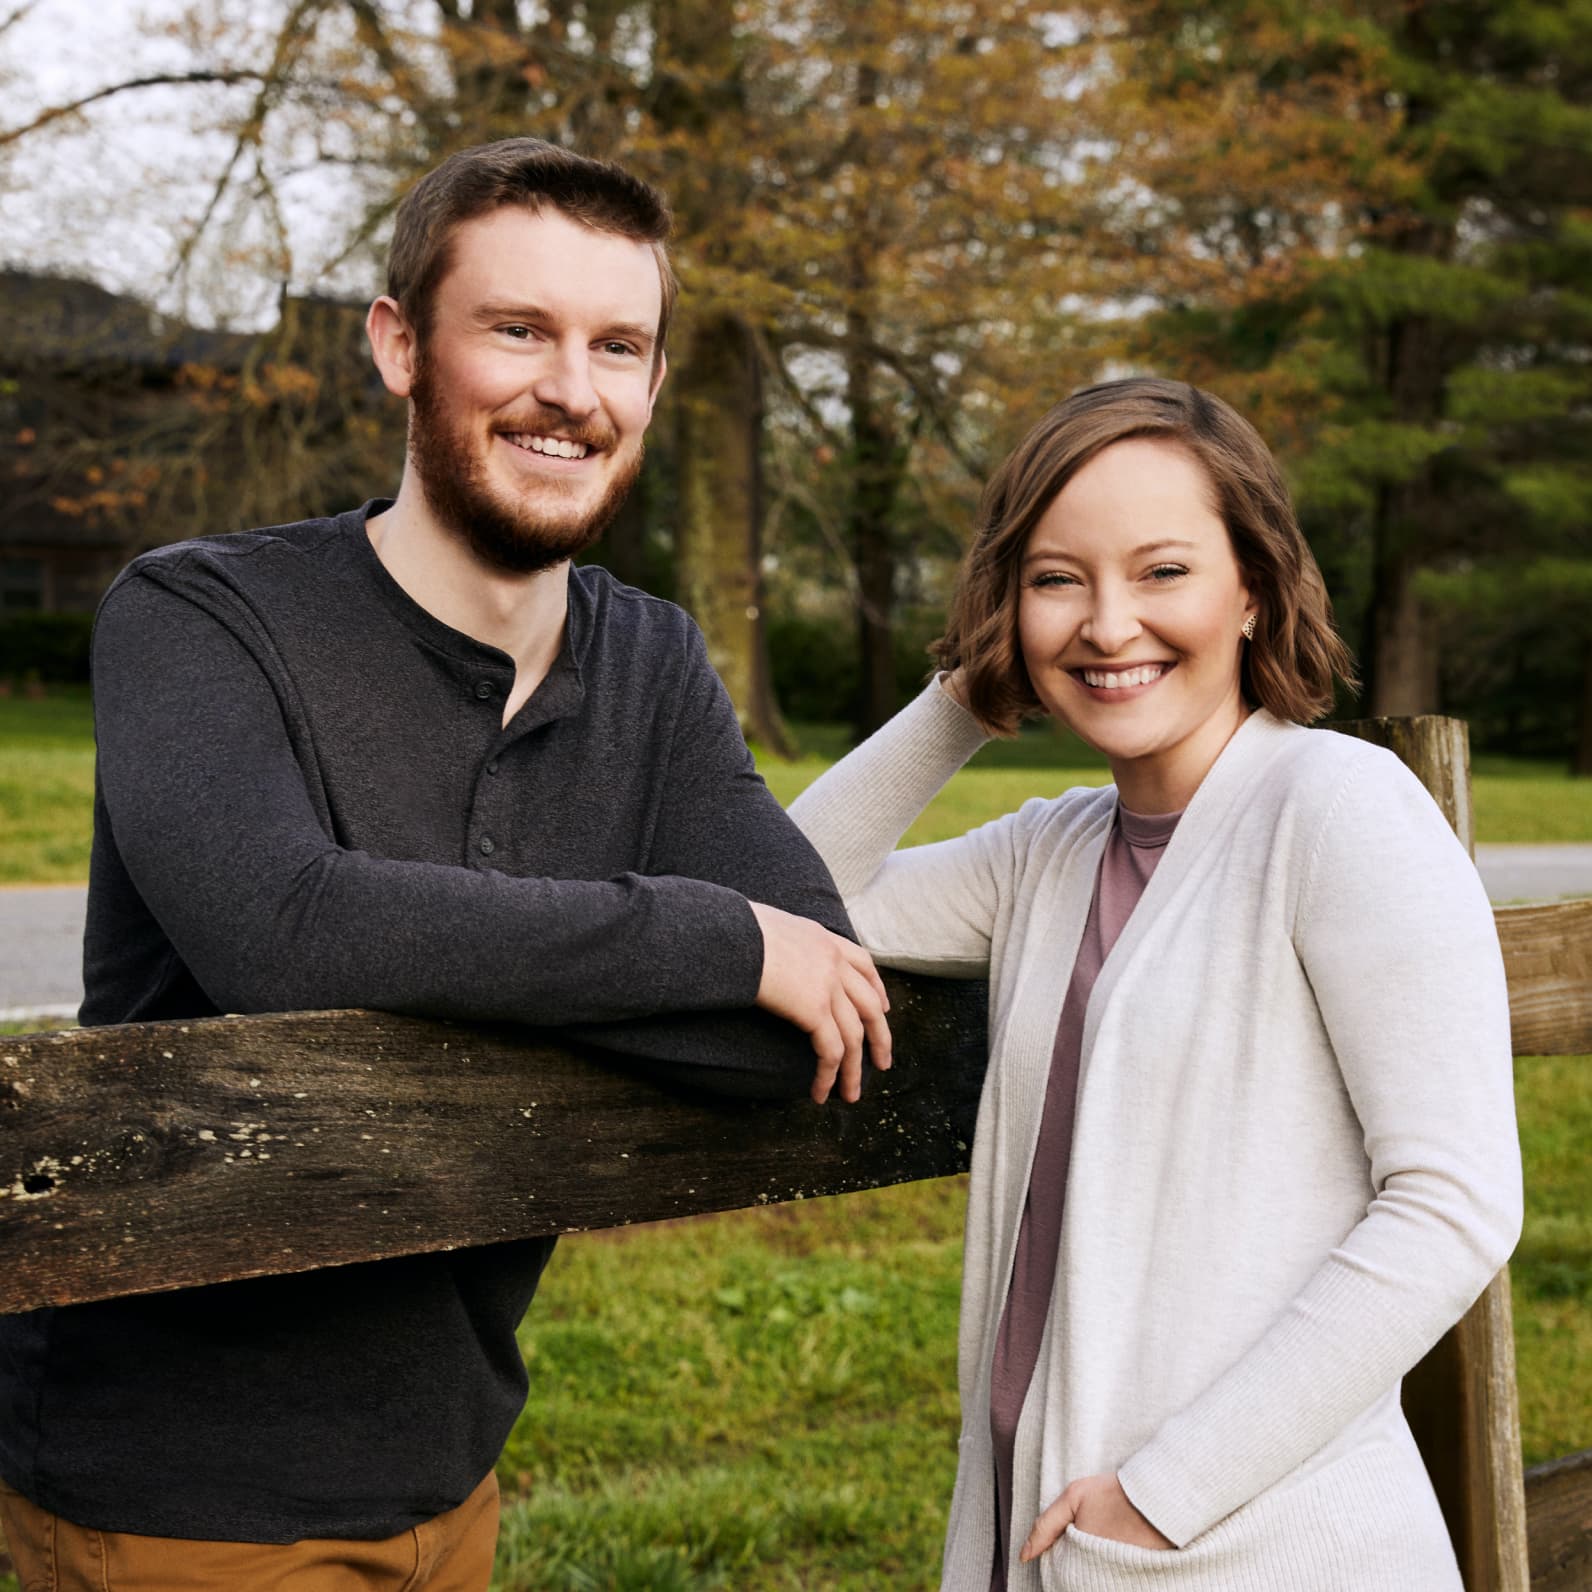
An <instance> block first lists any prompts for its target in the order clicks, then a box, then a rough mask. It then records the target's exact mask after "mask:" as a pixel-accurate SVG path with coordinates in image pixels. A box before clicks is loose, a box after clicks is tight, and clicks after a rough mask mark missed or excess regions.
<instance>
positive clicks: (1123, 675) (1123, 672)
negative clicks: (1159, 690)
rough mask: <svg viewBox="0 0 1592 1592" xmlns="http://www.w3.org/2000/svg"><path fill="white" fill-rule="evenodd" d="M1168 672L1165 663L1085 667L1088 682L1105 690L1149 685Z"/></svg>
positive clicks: (1084, 674) (1084, 673) (1084, 675)
mask: <svg viewBox="0 0 1592 1592" xmlns="http://www.w3.org/2000/svg"><path fill="white" fill-rule="evenodd" d="M1165 673H1166V665H1165V664H1164V663H1146V664H1141V665H1140V666H1139V667H1138V668H1137V669H1085V670H1084V671H1083V677H1084V680H1085V682H1086V683H1087V684H1089V685H1092V686H1096V687H1098V688H1100V689H1101V690H1105V691H1119V690H1122V689H1124V688H1125V687H1127V686H1130V685H1148V684H1149V683H1150V682H1151V681H1152V680H1159V679H1160V678H1161V676H1162V675H1163V674H1165Z"/></svg>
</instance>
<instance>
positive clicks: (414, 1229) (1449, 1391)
mask: <svg viewBox="0 0 1592 1592" xmlns="http://www.w3.org/2000/svg"><path fill="white" fill-rule="evenodd" d="M1337 728H1339V729H1346V730H1348V731H1349V732H1350V733H1353V734H1357V735H1360V736H1362V737H1364V738H1366V739H1369V740H1374V741H1377V742H1379V743H1380V744H1382V745H1386V746H1390V747H1391V748H1392V749H1393V750H1394V751H1395V752H1397V753H1398V754H1399V755H1400V756H1401V757H1402V758H1403V759H1404V760H1405V761H1406V762H1407V763H1408V764H1409V765H1410V766H1411V767H1412V768H1413V769H1414V770H1415V771H1416V772H1417V773H1418V774H1419V775H1420V776H1421V778H1422V779H1423V780H1424V782H1425V783H1426V785H1427V787H1428V789H1430V790H1431V791H1432V793H1433V795H1434V796H1435V797H1436V798H1437V800H1438V803H1439V805H1440V806H1441V807H1442V808H1443V810H1444V812H1445V814H1446V815H1447V816H1448V818H1449V821H1450V822H1451V823H1452V824H1453V825H1454V827H1455V829H1456V831H1457V832H1458V833H1459V835H1460V837H1461V839H1462V840H1463V841H1464V842H1465V843H1466V845H1467V846H1470V845H1471V844H1472V838H1473V837H1472V826H1471V804H1470V781H1469V758H1468V751H1467V743H1466V736H1465V726H1464V724H1463V723H1461V722H1460V721H1458V720H1452V719H1441V718H1435V717H1429V718H1419V719H1378V720H1367V721H1362V722H1359V723H1356V724H1351V725H1339V726H1337ZM1497 921H1498V930H1499V937H1500V940H1501V942H1502V945H1503V950H1504V960H1505V964H1506V967H1507V970H1508V976H1509V996H1510V1014H1511V1019H1512V1024H1513V1037H1514V1048H1515V1051H1516V1053H1517V1054H1530V1055H1543V1054H1560V1055H1568V1054H1582V1053H1588V1052H1592V900H1584V901H1570V902H1564V903H1560V904H1555V905H1547V906H1526V907H1503V908H1499V909H1498V911H1497ZM886 984H887V985H888V987H889V990H890V998H891V1002H892V1010H891V1018H890V1021H891V1027H892V1030H893V1032H894V1035H895V1050H896V1058H897V1060H896V1065H895V1067H894V1069H893V1070H892V1071H891V1072H890V1073H888V1074H885V1075H883V1076H880V1077H876V1078H874V1079H873V1080H871V1082H870V1085H869V1087H868V1089H867V1091H866V1093H865V1096H864V1099H863V1101H862V1102H861V1103H860V1104H857V1105H853V1106H847V1107H844V1108H839V1107H833V1106H831V1107H828V1108H822V1109H820V1108H818V1107H815V1106H812V1105H810V1104H808V1103H805V1102H801V1103H769V1102H761V1101H740V1100H725V1099H721V1098H716V1097H711V1096H707V1095H695V1094H689V1093H686V1092H682V1091H679V1090H669V1089H665V1088H662V1087H660V1086H658V1085H656V1084H654V1083H652V1082H649V1081H648V1079H647V1078H646V1077H645V1076H643V1075H642V1073H641V1072H640V1071H639V1070H638V1069H637V1068H636V1067H634V1066H632V1065H626V1064H624V1063H621V1062H619V1061H616V1060H615V1059H614V1058H612V1057H608V1056H605V1055H602V1054H600V1053H598V1052H595V1051H586V1050H582V1049H580V1048H578V1047H575V1046H572V1045H569V1044H567V1043H564V1042H562V1041H561V1040H559V1039H558V1038H557V1037H548V1036H540V1035H538V1034H537V1033H536V1032H535V1031H532V1030H526V1029H522V1028H521V1029H516V1028H511V1027H502V1026H498V1027H487V1026H463V1025H457V1024H448V1023H441V1022H431V1021H425V1020H421V1019H418V1018H408V1017H396V1016H391V1015H387V1014H383V1013H377V1012H358V1011H348V1012H316V1013H291V1014H286V1015H280V1016H263V1017H222V1018H214V1019H208V1020H204V1021H193V1022H181V1023H146V1024H132V1025H127V1026H124V1027H114V1028H96V1029H85V1030H80V1031H74V1032H67V1033H56V1034H39V1035H30V1036H23V1037H20V1038H15V1039H6V1038H0V1313H6V1312H13V1311H22V1310H29V1309H33V1308H36V1307H38V1306H42V1305H65V1304H74V1303H81V1302H85V1301H89V1300H94V1299H103V1298H109V1297H114V1296H117V1295H125V1294H137V1293H147V1292H154V1291H159V1290H163V1289H171V1288H182V1287H188V1286H191V1285H195V1284H199V1283H211V1282H225V1281H232V1280H236V1279H240V1278H246V1277H257V1276H262V1275H269V1274H274V1273H285V1272H295V1271H304V1270H310V1269H313V1268H315V1267H321V1266H335V1265H342V1264H347V1263H350V1262H354V1261H365V1260H375V1259H380V1258H384V1257H387V1256H394V1255H404V1254H414V1253H422V1252H428V1251H435V1250H448V1249H455V1248H460V1247H463V1246H466V1245H474V1244H489V1243H495V1242H498V1241H500V1240H504V1239H511V1238H525V1237H529V1236H532V1235H537V1234H545V1233H571V1232H581V1231H585V1230H588V1229H592V1228H603V1227H616V1226H623V1225H627V1224H629V1223H632V1222H646V1221H654V1220H658V1219H660V1218H665V1217H680V1216H692V1215H700V1214H703V1213H706V1212H710V1211H723V1210H733V1209H737V1208H741V1207H746V1206H752V1205H759V1204H767V1203H772V1202H775V1201H781V1200H793V1199H811V1198H814V1197H816V1196H820V1195H831V1194H844V1193H850V1192H854V1191H857V1190H861V1189H869V1188H880V1187H884V1186H886V1185H889V1184H892V1183H901V1182H908V1181H911V1180H914V1179H917V1178H928V1177H941V1176H946V1175H949V1174H953V1173H957V1172H962V1171H965V1170H966V1168H967V1162H968V1149H969V1145H970V1144H971V1142H972V1136H973V1121H974V1114H975V1110H976V1106H977V1101H978V1094H979V1088H980V1084H981V1082H982V1078H983V1071H984V1065H985V1059H986V1057H985V991H984V988H983V986H982V985H978V984H960V983H948V982H941V981H938V980H934V979H926V978H918V977H910V976H907V975H901V974H886ZM1419 998H1420V992H1419V991H1412V992H1411V999H1419ZM1405 1406H1406V1410H1407V1411H1408V1414H1409V1417H1410V1422H1411V1425H1412V1427H1413V1428H1414V1429H1415V1432H1416V1436H1417V1438H1418V1440H1419V1442H1420V1444H1421V1448H1422V1452H1423V1454H1424V1456H1425V1459H1426V1462H1427V1465H1428V1468H1429V1469H1430V1471H1431V1473H1432V1477H1433V1481H1434V1484H1435V1486H1436V1487H1437V1490H1438V1496H1439V1498H1440V1500H1441V1502H1442V1505H1443V1510H1444V1514H1445V1516H1446V1518H1447V1520H1448V1523H1449V1528H1450V1531H1451V1533H1452V1535H1453V1538H1454V1542H1455V1547H1456V1550H1457V1552H1458V1555H1459V1560H1460V1564H1461V1566H1462V1568H1463V1571H1464V1575H1465V1581H1466V1586H1467V1587H1468V1588H1469V1592H1571V1589H1574V1588H1592V1450H1589V1451H1588V1452H1587V1453H1585V1454H1580V1455H1573V1456H1571V1457H1570V1458H1568V1459H1565V1460H1561V1461H1557V1462H1556V1463H1554V1464H1552V1465H1547V1466H1542V1467H1538V1468H1537V1469H1536V1470H1534V1471H1533V1472H1532V1473H1531V1474H1530V1475H1529V1476H1523V1475H1522V1471H1521V1461H1520V1435H1519V1411H1518V1402H1517V1397H1516V1388H1515V1365H1514V1337H1513V1331H1512V1327H1511V1322H1510V1308H1509V1275H1508V1272H1507V1270H1506V1271H1504V1272H1502V1273H1500V1275H1499V1276H1498V1277H1497V1278H1496V1279H1495V1280H1494V1282H1493V1283H1492V1284H1491V1286H1490V1287H1489V1288H1488V1289H1487V1291H1486V1293H1485V1294H1483V1296H1482V1298H1481V1299H1480V1300H1478V1301H1477V1303H1476V1305H1475V1306H1474V1307H1473V1308H1472V1309H1471V1311H1470V1312H1469V1314H1468V1315H1467V1316H1466V1317H1465V1319H1464V1320H1463V1321H1461V1322H1460V1323H1459V1325H1458V1326H1456V1327H1455V1328H1454V1329H1453V1331H1452V1332H1450V1333H1449V1334H1448V1336H1447V1337H1446V1338H1445V1339H1444V1340H1443V1342H1442V1343H1440V1344H1439V1345H1438V1346H1437V1347H1436V1348H1435V1349H1434V1350H1433V1351H1432V1353H1431V1354H1430V1355H1429V1356H1428V1357H1427V1358H1426V1360H1424V1361H1423V1362H1422V1363H1421V1365H1420V1366H1418V1367H1417V1368H1416V1370H1415V1371H1414V1372H1413V1373H1412V1374H1411V1375H1410V1377H1409V1378H1407V1380H1406V1384H1405Z"/></svg>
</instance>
